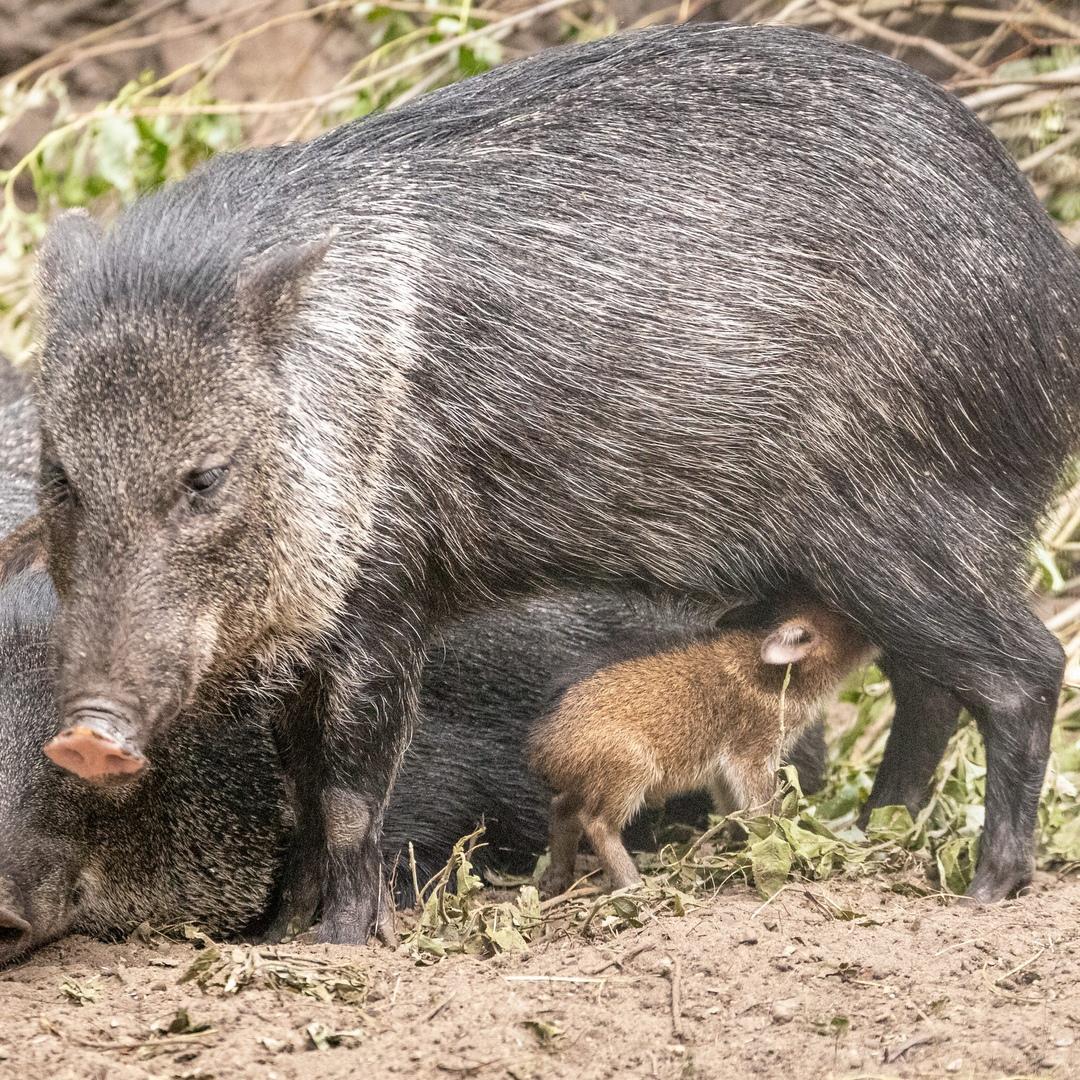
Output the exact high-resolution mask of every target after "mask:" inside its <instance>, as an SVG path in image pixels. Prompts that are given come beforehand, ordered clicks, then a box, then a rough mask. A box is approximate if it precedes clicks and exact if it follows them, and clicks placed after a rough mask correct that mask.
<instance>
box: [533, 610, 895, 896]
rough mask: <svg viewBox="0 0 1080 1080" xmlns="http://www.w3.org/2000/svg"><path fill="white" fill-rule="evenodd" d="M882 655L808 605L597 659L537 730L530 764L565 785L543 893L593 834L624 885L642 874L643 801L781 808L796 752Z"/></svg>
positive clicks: (568, 876)
mask: <svg viewBox="0 0 1080 1080" xmlns="http://www.w3.org/2000/svg"><path fill="white" fill-rule="evenodd" d="M873 652H874V650H873V647H872V646H871V645H870V644H869V643H868V642H867V641H866V639H865V638H864V637H863V636H862V635H861V634H860V633H859V631H858V630H857V629H856V628H855V627H854V626H853V625H852V624H851V623H850V622H849V621H847V620H846V619H844V618H842V617H841V616H840V615H838V614H836V613H835V612H833V611H830V610H829V609H827V608H825V607H824V606H822V605H820V604H810V603H804V604H800V605H799V606H798V608H797V609H789V611H788V613H786V617H784V616H782V615H781V616H774V617H773V618H772V619H771V620H770V621H769V622H768V624H767V625H763V626H757V627H749V628H748V627H742V626H740V627H735V628H726V629H720V630H718V631H713V632H711V633H709V634H707V635H700V634H697V635H694V634H686V635H683V636H680V637H675V638H672V639H666V640H662V639H658V640H657V641H656V642H653V643H652V646H651V647H647V646H642V648H641V649H640V651H639V652H638V654H637V655H635V656H631V657H629V658H625V657H624V658H621V659H614V660H610V659H609V660H605V661H604V662H603V666H599V667H596V666H594V669H593V671H592V673H591V674H589V675H587V676H585V677H584V678H582V679H580V680H579V681H576V682H574V683H573V684H572V685H570V686H569V687H567V688H566V689H564V690H562V691H561V692H560V693H559V694H558V695H557V697H556V701H555V704H554V706H553V707H552V708H551V709H550V710H549V711H548V712H547V713H546V715H545V716H544V717H543V718H542V719H541V720H539V721H538V722H537V723H536V724H535V725H534V727H533V729H532V731H531V732H530V735H529V759H530V763H531V765H532V767H533V768H534V769H535V770H536V771H537V772H538V773H539V774H540V775H541V776H542V777H544V779H546V781H547V782H548V784H549V785H550V786H551V788H552V790H553V792H554V793H555V794H554V798H553V799H552V803H551V866H550V869H549V870H548V873H547V874H546V875H545V877H544V880H543V882H542V887H543V889H544V890H545V891H546V892H561V891H562V890H564V889H565V888H567V887H568V886H569V885H570V883H571V882H572V881H573V879H574V860H575V856H576V854H577V849H578V844H579V842H580V840H581V836H582V834H584V835H585V836H586V837H587V838H588V840H589V843H590V844H591V845H592V848H593V850H594V851H595V852H596V854H597V856H598V857H599V859H600V862H601V864H602V865H603V868H604V869H605V870H606V871H607V874H608V876H609V878H610V879H611V884H612V886H613V887H614V888H616V889H620V888H625V887H627V886H630V885H634V884H636V883H637V882H639V881H640V880H641V878H640V875H639V874H638V871H637V867H636V866H635V865H634V861H633V859H632V858H631V857H630V854H629V853H628V852H627V850H626V848H625V847H624V846H623V843H622V838H621V833H622V829H623V826H625V825H626V823H627V822H628V821H629V820H630V819H631V818H632V817H633V816H634V815H635V814H636V813H637V812H638V811H639V810H640V809H641V807H642V805H645V804H647V805H650V806H654V805H662V804H663V802H664V800H665V799H667V798H669V797H671V796H674V795H679V794H683V793H686V792H690V791H695V790H698V789H702V788H706V789H708V790H709V791H710V792H711V793H712V796H713V800H714V802H715V805H716V809H717V811H718V812H719V813H723V814H727V813H731V812H733V811H737V810H749V809H754V808H761V809H762V810H763V811H765V812H768V811H769V810H771V809H772V808H773V805H774V800H775V794H776V771H777V768H778V767H779V764H780V761H781V758H782V756H783V754H784V752H785V750H786V749H789V748H790V747H791V746H792V745H793V744H794V742H795V740H796V738H797V737H798V734H799V732H800V731H801V730H802V729H803V728H805V727H806V726H807V725H808V724H811V723H813V722H814V721H815V720H816V719H817V716H818V710H819V709H820V707H821V705H822V704H823V703H824V700H825V699H826V698H828V697H829V695H830V694H832V693H833V692H834V691H835V689H836V687H837V685H838V684H839V683H840V681H841V680H842V679H843V678H844V677H845V676H846V675H848V674H849V673H850V672H851V671H853V670H854V669H855V668H856V667H858V666H859V665H860V664H862V663H865V662H867V661H868V660H869V659H871V657H872V656H873ZM789 670H790V676H789V675H788V671H789ZM785 682H786V684H787V685H786V686H785Z"/></svg>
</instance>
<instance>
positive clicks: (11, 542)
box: [0, 514, 48, 585]
mask: <svg viewBox="0 0 1080 1080" xmlns="http://www.w3.org/2000/svg"><path fill="white" fill-rule="evenodd" d="M47 565H48V559H47V558H46V554H45V523H44V522H43V521H42V520H41V518H40V517H39V516H38V515H37V514H35V515H34V516H33V517H31V518H27V519H26V521H24V522H23V523H22V524H21V525H19V526H18V527H17V528H15V529H13V530H12V531H11V532H10V533H8V535H7V536H5V537H4V539H3V540H0V585H6V584H7V582H9V581H11V580H12V579H13V578H16V577H18V576H19V574H21V573H24V572H27V571H34V570H45V569H46V568H47Z"/></svg>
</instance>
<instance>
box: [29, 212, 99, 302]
mask: <svg viewBox="0 0 1080 1080" xmlns="http://www.w3.org/2000/svg"><path fill="white" fill-rule="evenodd" d="M103 235H104V234H103V233H102V231H101V226H100V225H99V224H98V223H97V222H96V221H95V220H94V219H93V218H92V217H91V216H90V215H89V214H88V213H87V212H86V211H85V210H69V211H67V213H65V214H61V215H60V216H59V217H58V218H57V219H56V220H55V221H54V222H53V223H52V225H50V226H49V231H48V232H47V233H46V234H45V239H44V240H43V241H42V242H41V247H40V248H38V257H37V275H38V286H39V287H40V289H41V294H42V296H43V298H44V299H45V302H46V303H49V302H51V301H52V300H55V299H56V298H57V297H58V296H59V295H60V293H61V292H62V291H63V286H64V282H65V281H66V280H67V279H68V278H69V277H70V276H71V274H72V273H73V271H76V270H79V269H82V268H84V267H85V266H86V265H87V263H89V262H91V261H93V260H94V259H96V258H97V254H98V251H99V250H100V248H101V239H102V236H103Z"/></svg>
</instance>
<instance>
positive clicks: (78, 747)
mask: <svg viewBox="0 0 1080 1080" xmlns="http://www.w3.org/2000/svg"><path fill="white" fill-rule="evenodd" d="M44 749H45V756H46V757H48V758H49V759H50V760H51V761H52V762H54V763H55V764H57V765H59V766H60V768H62V769H66V770H67V771H68V772H70V773H74V774H75V775H76V776H80V777H82V778H83V779H84V780H95V781H107V780H114V779H122V778H124V777H128V776H133V775H134V774H135V773H138V772H141V771H142V770H143V768H144V767H145V766H146V758H145V757H143V755H142V754H140V753H139V752H138V751H137V750H132V749H130V748H129V747H127V746H124V745H123V743H121V742H120V741H119V740H118V739H117V738H115V737H114V736H113V735H111V734H109V733H107V732H105V731H102V730H99V729H98V728H96V727H91V726H89V725H88V724H75V725H73V726H72V727H69V728H67V729H66V730H64V731H61V732H60V734H59V735H57V736H56V738H55V739H53V740H52V741H51V742H48V743H46V744H45V748H44Z"/></svg>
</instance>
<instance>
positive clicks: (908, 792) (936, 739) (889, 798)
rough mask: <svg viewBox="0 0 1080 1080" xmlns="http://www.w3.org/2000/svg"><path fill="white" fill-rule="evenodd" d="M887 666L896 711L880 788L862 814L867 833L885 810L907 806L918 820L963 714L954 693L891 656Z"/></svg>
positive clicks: (876, 783) (878, 783) (876, 786)
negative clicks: (873, 816)
mask: <svg viewBox="0 0 1080 1080" xmlns="http://www.w3.org/2000/svg"><path fill="white" fill-rule="evenodd" d="M881 666H882V668H883V670H884V671H885V674H886V675H888V676H889V682H890V683H891V684H892V691H893V698H894V700H895V701H896V711H895V714H894V715H893V720H892V726H891V727H890V729H889V738H888V741H887V742H886V743H885V754H884V756H883V757H882V759H881V765H880V767H879V768H878V771H877V776H876V777H875V778H874V788H873V790H872V791H871V792H870V798H869V799H867V801H866V805H865V806H864V807H863V810H862V813H861V814H860V815H859V827H860V828H862V829H865V828H866V826H867V825H868V824H869V821H870V813H871V811H873V810H874V809H876V808H877V807H879V806H906V807H907V808H908V810H909V811H910V812H911V815H912V817H914V816H915V815H916V814H917V813H918V812H919V810H921V809H922V807H923V805H924V803H925V802H926V797H927V795H928V794H929V791H930V783H931V781H932V780H933V778H934V770H935V769H936V768H937V767H938V764H939V763H940V761H941V758H942V756H943V755H944V753H945V748H946V747H947V746H948V744H949V739H950V738H952V735H953V732H954V731H955V730H956V721H957V718H958V717H959V715H960V702H959V701H958V700H957V699H956V697H955V696H954V695H953V694H951V693H949V691H948V690H944V689H942V688H941V687H940V686H936V685H935V684H934V683H932V682H929V681H928V680H927V679H924V678H923V677H922V676H921V675H919V674H917V673H916V672H915V671H913V670H912V669H911V668H909V667H907V666H906V665H905V664H904V663H903V661H901V660H898V659H896V658H895V657H889V656H887V657H885V659H884V660H883V661H882V665H881Z"/></svg>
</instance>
